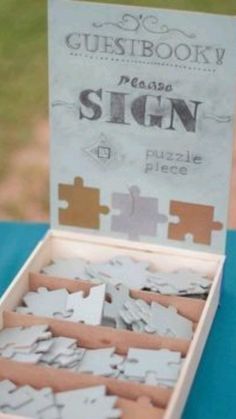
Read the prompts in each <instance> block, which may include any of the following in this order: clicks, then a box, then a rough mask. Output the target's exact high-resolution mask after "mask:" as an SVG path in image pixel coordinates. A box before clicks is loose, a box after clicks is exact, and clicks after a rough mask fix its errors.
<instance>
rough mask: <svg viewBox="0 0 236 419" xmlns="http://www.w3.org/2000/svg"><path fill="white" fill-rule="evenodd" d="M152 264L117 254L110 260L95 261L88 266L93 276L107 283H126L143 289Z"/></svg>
mask: <svg viewBox="0 0 236 419" xmlns="http://www.w3.org/2000/svg"><path fill="white" fill-rule="evenodd" d="M149 266H150V264H149V263H147V262H144V261H141V262H138V261H136V260H134V259H132V258H130V257H127V256H117V257H115V258H113V259H111V260H109V261H108V262H103V263H97V264H96V263H93V264H90V265H89V267H88V273H89V275H91V277H93V278H96V279H98V280H101V281H103V282H105V283H108V284H112V285H114V286H117V285H121V284H122V285H125V286H126V287H128V288H136V289H142V288H143V287H144V286H145V279H146V276H147V273H148V268H149Z"/></svg>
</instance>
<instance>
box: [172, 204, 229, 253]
mask: <svg viewBox="0 0 236 419" xmlns="http://www.w3.org/2000/svg"><path fill="white" fill-rule="evenodd" d="M170 214H171V215H173V216H177V217H178V218H179V221H177V222H176V223H169V228H168V238H169V239H172V240H181V241H184V240H185V239H186V236H187V235H189V234H190V235H191V236H192V239H193V242H194V243H201V244H206V245H210V244H211V239H212V237H211V236H212V232H213V231H219V230H222V228H223V224H222V223H220V222H217V221H214V207H212V206H209V205H200V204H192V203H187V202H179V201H171V203H170Z"/></svg>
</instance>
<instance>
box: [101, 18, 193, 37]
mask: <svg viewBox="0 0 236 419" xmlns="http://www.w3.org/2000/svg"><path fill="white" fill-rule="evenodd" d="M107 25H110V26H115V27H116V28H119V29H122V30H124V31H129V32H137V31H138V30H139V29H140V28H143V29H145V30H146V31H147V32H150V33H156V34H166V33H169V32H178V33H180V34H181V35H183V36H185V37H187V38H191V39H193V38H196V35H195V34H193V33H191V34H188V33H186V32H184V31H182V30H181V29H177V28H169V27H168V26H167V25H161V26H160V25H159V19H158V18H157V17H156V16H153V15H149V16H143V15H139V16H134V15H131V14H130V13H125V14H123V16H122V18H121V20H119V21H118V22H103V23H98V22H94V23H93V26H94V27H95V28H102V27H103V26H107Z"/></svg>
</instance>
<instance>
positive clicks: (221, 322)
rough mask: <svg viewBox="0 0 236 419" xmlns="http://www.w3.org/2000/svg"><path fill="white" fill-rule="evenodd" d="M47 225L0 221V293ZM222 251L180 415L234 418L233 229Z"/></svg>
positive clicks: (235, 260) (235, 297)
mask: <svg viewBox="0 0 236 419" xmlns="http://www.w3.org/2000/svg"><path fill="white" fill-rule="evenodd" d="M47 229H48V225H47V224H33V223H32V224H29V223H7V222H0V294H1V293H2V292H3V291H4V290H5V289H6V288H7V286H8V285H9V284H10V282H11V280H12V279H13V277H14V275H15V274H16V273H17V271H18V270H19V268H20V267H21V266H22V264H23V263H24V261H25V260H26V258H27V257H28V256H29V254H30V252H31V251H32V250H33V249H34V247H35V245H36V244H37V242H38V241H39V240H40V239H41V238H42V237H43V235H44V234H45V232H46V231H47ZM226 253H227V261H226V266H225V275H224V282H223V289H222V299H221V306H220V308H219V310H218V312H217V315H216V318H215V321H214V324H213V327H212V329H211V332H210V336H209V339H208V341H207V345H206V347H205V350H204V354H203V357H202V360H201V364H200V367H199V369H198V372H197V374H196V378H195V381H194V384H193V387H192V390H191V394H190V396H189V399H188V402H187V405H186V408H185V411H184V414H183V419H213V418H214V419H231V418H232V419H233V418H236V257H235V256H236V231H229V232H228V236H227V251H226ZM147 419H148V418H147Z"/></svg>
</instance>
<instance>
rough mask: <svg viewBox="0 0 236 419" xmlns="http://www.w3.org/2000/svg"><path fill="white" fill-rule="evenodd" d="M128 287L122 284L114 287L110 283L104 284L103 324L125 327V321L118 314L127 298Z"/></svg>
mask: <svg viewBox="0 0 236 419" xmlns="http://www.w3.org/2000/svg"><path fill="white" fill-rule="evenodd" d="M129 298H130V297H129V289H128V288H127V287H125V286H124V285H117V286H116V287H114V286H113V285H111V284H107V286H106V301H105V302H104V309H103V319H102V325H103V326H110V327H116V328H119V329H126V328H127V326H126V323H125V322H124V320H123V319H122V318H121V316H120V311H121V309H122V307H123V305H124V303H125V302H126V301H127V300H128V299H129Z"/></svg>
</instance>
